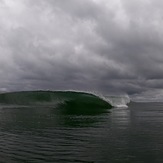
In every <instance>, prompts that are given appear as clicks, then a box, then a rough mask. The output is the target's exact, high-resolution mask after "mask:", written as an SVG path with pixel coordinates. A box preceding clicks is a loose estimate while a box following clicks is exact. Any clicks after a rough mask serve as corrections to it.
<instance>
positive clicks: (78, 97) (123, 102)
mask: <svg viewBox="0 0 163 163" xmlns="http://www.w3.org/2000/svg"><path fill="white" fill-rule="evenodd" d="M129 102H130V99H129V97H128V96H124V97H114V96H103V95H99V94H96V93H92V92H91V93H90V92H79V91H22V92H10V93H2V94H0V105H1V106H10V105H12V106H14V105H15V106H22V105H23V106H31V105H39V106H44V105H51V106H54V107H62V108H66V109H70V108H71V109H82V110H83V109H108V108H112V107H127V104H128V103H129Z"/></svg>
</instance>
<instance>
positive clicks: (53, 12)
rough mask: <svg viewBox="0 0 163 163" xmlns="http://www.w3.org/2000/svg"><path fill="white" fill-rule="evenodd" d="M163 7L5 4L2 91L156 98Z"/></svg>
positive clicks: (92, 2)
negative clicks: (111, 94) (81, 93)
mask: <svg viewBox="0 0 163 163" xmlns="http://www.w3.org/2000/svg"><path fill="white" fill-rule="evenodd" d="M162 8H163V2H162V1H161V0H146V1H140V0H137V1H132V2H131V1H130V0H110V1H107V0H81V1H77V0H66V1H65V0H35V1H32V0H14V1H13V0H1V1H0V91H16V90H33V89H52V90H64V89H75V90H89V91H99V92H104V93H127V94H129V95H130V96H133V97H135V96H139V95H142V96H148V92H149V94H151V93H150V91H152V92H153V94H152V95H153V96H155V95H156V94H158V90H160V92H161V90H162V89H163V82H162V80H163V73H162V72H163V53H162V51H163V37H162V35H163V29H162V25H163V17H162V15H163V11H162ZM159 95H160V96H161V93H160V94H159Z"/></svg>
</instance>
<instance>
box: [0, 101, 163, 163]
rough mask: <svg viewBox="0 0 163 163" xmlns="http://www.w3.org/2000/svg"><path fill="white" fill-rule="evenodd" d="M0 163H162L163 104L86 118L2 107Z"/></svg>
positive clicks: (54, 110)
mask: <svg viewBox="0 0 163 163" xmlns="http://www.w3.org/2000/svg"><path fill="white" fill-rule="evenodd" d="M0 162H5V163H12V162H13V163H17V162H32V163H33V162H36V163H37V162H38V163H45V162H46V163H48V162H53V163H73V162H74V163H78V162H79V163H162V162H163V103H134V102H131V103H130V104H129V106H128V108H126V107H120V108H112V109H106V110H103V111H101V112H97V111H95V112H94V110H91V112H86V113H85V114H84V113H83V112H82V113H81V114H78V113H76V112H65V111H61V109H60V108H58V107H56V106H45V105H43V106H41V105H39V106H36V105H30V106H16V105H13V106H12V105H10V106H8V107H7V106H1V107H0Z"/></svg>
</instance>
